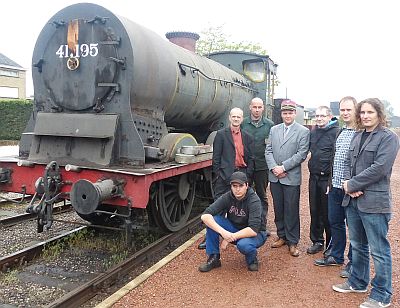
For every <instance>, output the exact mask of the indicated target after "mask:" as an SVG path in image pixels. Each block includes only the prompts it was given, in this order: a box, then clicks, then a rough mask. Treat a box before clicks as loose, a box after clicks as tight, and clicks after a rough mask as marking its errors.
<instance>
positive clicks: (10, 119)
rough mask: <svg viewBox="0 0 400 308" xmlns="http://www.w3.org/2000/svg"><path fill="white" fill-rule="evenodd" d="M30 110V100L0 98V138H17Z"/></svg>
mask: <svg viewBox="0 0 400 308" xmlns="http://www.w3.org/2000/svg"><path fill="white" fill-rule="evenodd" d="M31 112H32V102H31V101H28V100H22V99H15V100H11V99H10V100H0V140H19V139H20V138H21V134H22V132H23V131H24V129H25V126H26V124H27V123H28V120H29V116H30V115H31Z"/></svg>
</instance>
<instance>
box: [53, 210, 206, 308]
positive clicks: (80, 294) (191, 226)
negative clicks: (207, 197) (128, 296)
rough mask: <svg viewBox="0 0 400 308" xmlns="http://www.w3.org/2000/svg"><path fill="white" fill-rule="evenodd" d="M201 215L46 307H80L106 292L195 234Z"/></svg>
mask: <svg viewBox="0 0 400 308" xmlns="http://www.w3.org/2000/svg"><path fill="white" fill-rule="evenodd" d="M199 217H200V216H196V217H195V218H193V219H191V220H190V221H189V222H188V223H187V224H186V226H185V227H184V228H183V229H181V230H180V231H177V232H175V233H170V234H167V235H165V236H163V237H161V238H160V239H158V240H157V241H156V242H154V243H152V244H150V245H148V246H147V247H145V248H144V249H142V250H140V251H138V252H137V253H135V254H134V255H132V256H131V257H129V258H128V259H126V260H125V261H123V262H121V263H119V264H117V265H115V266H114V267H112V268H110V269H109V270H107V271H106V272H105V273H103V274H101V275H99V276H97V277H95V278H94V279H92V280H90V281H88V282H87V283H85V284H84V285H82V286H80V287H79V288H77V289H75V290H73V291H71V292H69V293H67V294H66V295H65V296H63V297H61V298H60V299H58V300H57V301H54V302H53V303H50V304H49V305H47V306H46V307H48V308H50V307H63V308H65V307H71V308H72V307H78V306H80V305H82V304H84V303H86V302H87V301H88V300H90V299H91V298H93V297H94V296H96V295H97V294H98V293H99V292H104V290H105V289H107V288H109V287H110V286H111V285H113V284H115V283H116V282H117V280H119V279H120V278H121V277H123V276H125V275H127V274H128V273H129V272H131V271H132V270H133V269H134V268H136V267H139V266H141V265H142V264H143V263H145V262H147V261H148V260H152V259H154V257H155V256H158V255H159V253H160V252H161V251H163V250H165V249H167V248H169V247H173V246H176V245H177V244H178V243H179V242H180V241H181V239H182V237H183V236H184V235H185V234H187V233H190V234H193V233H194V232H197V230H198V229H199V228H200V226H201V220H200V219H199Z"/></svg>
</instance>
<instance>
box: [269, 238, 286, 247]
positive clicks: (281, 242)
mask: <svg viewBox="0 0 400 308" xmlns="http://www.w3.org/2000/svg"><path fill="white" fill-rule="evenodd" d="M283 245H286V242H285V240H284V239H283V238H278V239H277V240H276V241H275V242H273V243H272V245H271V247H272V248H279V247H282V246H283Z"/></svg>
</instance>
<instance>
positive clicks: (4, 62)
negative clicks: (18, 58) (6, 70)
mask: <svg viewBox="0 0 400 308" xmlns="http://www.w3.org/2000/svg"><path fill="white" fill-rule="evenodd" d="M0 66H11V67H15V68H21V69H22V68H23V67H22V66H21V65H19V64H18V63H17V62H14V61H13V60H11V59H10V58H7V57H6V56H5V55H3V54H2V53H0Z"/></svg>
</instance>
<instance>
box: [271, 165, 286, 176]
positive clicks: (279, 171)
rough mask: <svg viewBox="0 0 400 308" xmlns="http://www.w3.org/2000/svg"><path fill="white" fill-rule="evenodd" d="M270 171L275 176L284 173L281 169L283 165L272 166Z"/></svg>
mask: <svg viewBox="0 0 400 308" xmlns="http://www.w3.org/2000/svg"><path fill="white" fill-rule="evenodd" d="M272 173H273V174H274V175H275V176H276V177H279V176H280V175H281V174H283V173H285V169H283V166H276V167H274V168H272Z"/></svg>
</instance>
